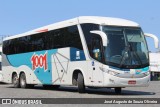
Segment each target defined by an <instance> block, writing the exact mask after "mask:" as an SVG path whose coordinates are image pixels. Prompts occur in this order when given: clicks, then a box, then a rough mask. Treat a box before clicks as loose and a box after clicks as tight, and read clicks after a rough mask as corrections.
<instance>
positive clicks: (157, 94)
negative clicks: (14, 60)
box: [0, 81, 160, 107]
mask: <svg viewBox="0 0 160 107" xmlns="http://www.w3.org/2000/svg"><path fill="white" fill-rule="evenodd" d="M0 98H160V81H151V83H150V85H149V86H148V87H127V88H124V89H122V94H121V95H116V94H115V93H114V90H113V89H107V88H103V89H89V88H87V89H86V93H84V94H79V93H78V91H77V87H73V86H61V87H60V88H59V89H57V90H54V89H44V88H43V87H42V86H35V87H34V88H32V89H21V88H13V86H12V84H0ZM83 106H84V105H83ZM87 106H88V105H87ZM88 107H89V106H88Z"/></svg>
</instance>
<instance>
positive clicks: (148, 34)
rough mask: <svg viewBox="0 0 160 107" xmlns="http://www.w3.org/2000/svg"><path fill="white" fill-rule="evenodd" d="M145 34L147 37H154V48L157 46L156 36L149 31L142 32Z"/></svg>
mask: <svg viewBox="0 0 160 107" xmlns="http://www.w3.org/2000/svg"><path fill="white" fill-rule="evenodd" d="M144 35H145V36H147V37H151V38H153V39H154V45H155V48H157V49H158V48H159V40H158V37H157V36H155V35H153V34H150V33H144Z"/></svg>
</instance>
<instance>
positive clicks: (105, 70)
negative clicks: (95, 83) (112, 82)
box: [100, 68, 119, 75]
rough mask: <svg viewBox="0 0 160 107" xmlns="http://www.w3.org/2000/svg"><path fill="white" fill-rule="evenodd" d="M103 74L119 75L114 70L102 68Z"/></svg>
mask: <svg viewBox="0 0 160 107" xmlns="http://www.w3.org/2000/svg"><path fill="white" fill-rule="evenodd" d="M100 69H101V70H102V71H103V72H105V73H108V74H110V75H118V74H119V73H117V72H115V71H112V70H108V69H106V68H100Z"/></svg>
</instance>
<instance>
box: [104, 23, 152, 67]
mask: <svg viewBox="0 0 160 107" xmlns="http://www.w3.org/2000/svg"><path fill="white" fill-rule="evenodd" d="M102 30H103V32H105V33H106V35H107V38H108V44H107V46H105V47H104V56H105V63H106V64H108V65H111V66H116V67H120V68H130V69H132V68H140V67H146V66H149V57H148V48H147V44H146V40H145V37H144V35H143V32H142V30H141V29H140V28H134V27H133V28H132V27H111V26H102Z"/></svg>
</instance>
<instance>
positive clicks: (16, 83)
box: [12, 74, 20, 88]
mask: <svg viewBox="0 0 160 107" xmlns="http://www.w3.org/2000/svg"><path fill="white" fill-rule="evenodd" d="M12 83H13V87H14V88H19V87H20V83H19V78H18V76H17V74H13V77H12Z"/></svg>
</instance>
